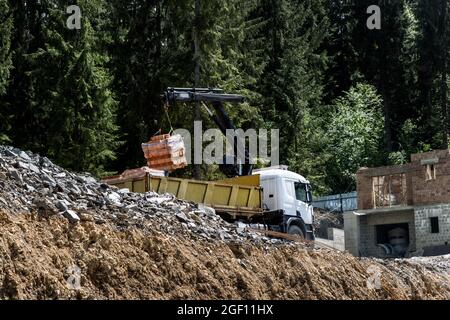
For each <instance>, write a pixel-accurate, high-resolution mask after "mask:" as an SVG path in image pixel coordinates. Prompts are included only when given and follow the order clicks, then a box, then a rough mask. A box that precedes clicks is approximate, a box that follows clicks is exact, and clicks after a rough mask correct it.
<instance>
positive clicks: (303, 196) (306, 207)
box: [295, 182, 313, 224]
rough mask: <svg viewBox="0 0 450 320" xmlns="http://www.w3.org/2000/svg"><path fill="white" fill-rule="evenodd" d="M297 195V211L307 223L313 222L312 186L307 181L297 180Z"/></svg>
mask: <svg viewBox="0 0 450 320" xmlns="http://www.w3.org/2000/svg"><path fill="white" fill-rule="evenodd" d="M295 197H296V200H297V201H296V204H297V211H298V212H300V215H301V217H302V219H303V221H304V222H305V224H312V223H313V221H312V217H313V207H312V205H311V202H312V195H311V187H310V185H309V184H307V183H302V182H296V183H295Z"/></svg>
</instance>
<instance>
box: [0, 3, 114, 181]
mask: <svg viewBox="0 0 450 320" xmlns="http://www.w3.org/2000/svg"><path fill="white" fill-rule="evenodd" d="M78 4H79V5H80V7H82V8H83V11H82V17H83V19H82V28H81V29H80V30H69V29H68V28H66V25H65V21H66V19H67V15H66V12H65V9H66V7H67V5H68V3H67V1H42V2H41V3H40V5H37V6H35V7H31V8H29V10H28V11H25V12H21V11H20V9H21V8H22V7H21V6H22V5H23V3H18V4H17V7H16V14H17V16H16V17H15V18H16V20H18V21H20V19H24V20H30V19H31V18H33V17H34V18H35V17H36V14H37V13H41V14H42V15H44V16H45V19H43V18H40V19H36V20H31V21H32V22H33V23H31V22H30V25H31V24H34V25H35V26H36V28H33V29H31V28H30V30H28V31H23V32H24V33H26V32H34V38H32V40H29V37H25V36H24V37H20V35H21V34H19V35H18V36H16V43H15V46H14V55H15V62H16V63H17V64H20V67H17V68H16V69H15V70H14V71H15V72H14V73H13V79H12V84H18V86H13V85H12V86H11V87H10V89H9V91H8V95H7V99H8V103H9V105H11V107H12V106H14V108H11V110H10V112H11V114H10V117H11V118H12V121H13V128H14V130H13V131H12V135H11V137H12V141H13V143H14V144H15V145H16V146H18V147H21V148H26V149H30V150H33V151H37V152H40V153H43V154H45V155H48V156H49V157H50V158H51V159H53V160H54V161H56V162H57V163H58V164H60V165H62V166H64V167H67V168H71V169H73V170H76V171H90V172H92V173H94V174H101V173H102V172H104V171H105V167H106V166H109V165H110V164H109V162H110V161H111V160H113V159H114V158H115V152H114V150H115V149H116V148H117V145H118V142H117V137H116V131H117V127H116V125H115V110H116V101H115V100H114V96H113V93H112V92H111V90H110V88H109V86H110V85H109V83H110V78H111V77H110V74H109V71H108V70H107V69H105V67H104V66H105V64H106V63H107V59H108V58H107V56H105V55H104V54H103V53H102V52H101V51H100V50H99V49H98V45H99V44H101V40H100V39H99V38H98V37H97V36H96V35H97V34H98V31H99V30H95V29H94V27H93V22H95V19H96V17H97V14H98V10H99V9H100V8H101V6H102V5H103V2H102V1H95V2H92V1H79V2H78ZM38 16H39V15H38ZM62 22H63V23H62ZM24 93H25V96H24V97H21V95H22V94H24ZM17 97H19V98H17ZM16 99H17V100H16ZM16 110H20V112H17V111H16Z"/></svg>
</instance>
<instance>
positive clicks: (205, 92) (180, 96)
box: [164, 87, 253, 177]
mask: <svg viewBox="0 0 450 320" xmlns="http://www.w3.org/2000/svg"><path fill="white" fill-rule="evenodd" d="M164 98H165V101H166V103H167V104H168V105H175V104H176V102H186V103H187V102H203V103H208V102H210V103H211V105H212V106H213V108H214V111H215V113H212V112H211V111H210V110H209V109H208V108H207V107H206V110H207V113H208V115H209V116H210V118H211V119H212V120H213V121H214V123H215V124H216V125H217V127H218V128H219V129H220V131H221V132H222V134H223V135H224V136H225V137H227V134H226V133H227V130H228V129H231V130H235V129H236V127H235V126H234V124H233V121H232V120H231V119H230V117H229V116H228V114H227V113H226V111H225V109H224V107H223V103H225V102H229V103H242V102H244V97H243V96H241V95H236V94H225V93H223V90H221V89H217V88H175V87H169V88H167V91H166V92H165V94H164ZM227 138H229V137H227ZM229 142H230V143H231V144H232V145H233V146H234V156H233V159H230V158H229V157H227V156H225V159H224V163H223V164H222V165H220V166H219V167H220V170H221V171H222V172H223V173H224V174H225V175H227V176H228V177H235V176H247V175H251V174H252V170H253V165H252V164H251V163H250V159H249V153H248V149H247V147H246V142H245V141H244V143H243V144H244V150H239V147H240V146H241V144H240V143H238V141H237V137H236V136H234V141H229ZM241 154H243V155H244V163H238V155H241Z"/></svg>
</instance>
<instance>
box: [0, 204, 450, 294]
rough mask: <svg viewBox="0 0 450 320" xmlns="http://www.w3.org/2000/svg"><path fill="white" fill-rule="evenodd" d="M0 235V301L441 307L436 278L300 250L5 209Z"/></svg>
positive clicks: (414, 268)
mask: <svg viewBox="0 0 450 320" xmlns="http://www.w3.org/2000/svg"><path fill="white" fill-rule="evenodd" d="M0 235H1V237H0V298H1V299H36V298H37V299H80V298H81V299H105V298H109V299H178V298H189V299H450V285H449V284H450V280H449V279H450V278H449V277H448V275H446V274H445V273H436V272H433V271H432V270H428V269H425V268H424V267H422V266H420V265H417V264H415V265H414V264H410V263H407V262H405V261H402V262H395V261H392V262H390V263H389V264H388V265H386V266H385V263H378V262H377V261H375V260H371V259H364V260H359V259H357V258H354V257H352V256H351V255H349V254H345V253H341V252H336V251H329V250H323V249H321V250H305V249H302V248H301V245H300V244H299V245H298V246H297V245H296V246H288V247H287V246H284V245H279V246H263V245H261V246H258V245H255V244H250V243H249V244H245V243H244V244H232V243H226V242H223V241H218V242H217V241H216V242H213V243H211V242H208V241H203V240H197V239H192V238H184V237H183V236H180V237H178V236H167V235H164V234H162V233H161V234H158V233H156V232H151V231H143V230H140V229H137V228H134V227H129V228H125V229H123V228H122V229H120V230H119V229H117V227H116V226H115V225H114V224H111V223H109V222H108V223H105V224H96V223H95V222H93V221H81V222H80V223H78V224H71V223H70V222H68V221H67V219H65V218H63V217H61V216H53V217H50V218H48V219H44V218H42V217H40V216H38V215H34V214H33V215H30V214H27V215H16V214H10V213H7V212H5V211H1V213H0ZM78 268H79V269H78ZM75 271H76V272H75ZM78 271H79V272H78ZM374 272H375V273H374ZM376 272H379V274H380V277H379V279H380V286H379V289H377V288H376V285H377V278H376V277H374V276H376ZM78 276H79V279H80V282H79V287H75V286H74V284H76V283H77V282H76V279H77V278H76V277H78ZM74 279H75V280H74ZM368 279H369V282H370V283H371V284H369V287H368V284H367V281H368ZM371 279H372V280H373V281H371ZM68 280H69V281H68Z"/></svg>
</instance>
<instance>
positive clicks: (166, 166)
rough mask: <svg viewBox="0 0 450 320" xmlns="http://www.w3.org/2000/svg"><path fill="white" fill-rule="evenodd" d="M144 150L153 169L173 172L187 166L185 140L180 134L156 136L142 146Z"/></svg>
mask: <svg viewBox="0 0 450 320" xmlns="http://www.w3.org/2000/svg"><path fill="white" fill-rule="evenodd" d="M142 150H143V151H144V156H145V158H146V159H147V165H148V166H149V167H150V168H152V169H157V170H164V171H173V170H176V169H180V168H184V167H185V166H187V161H186V151H185V148H184V143H183V138H182V137H181V136H180V135H179V134H177V135H173V136H170V135H169V134H163V135H159V136H154V137H152V138H151V140H150V141H149V142H147V143H143V144H142Z"/></svg>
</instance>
